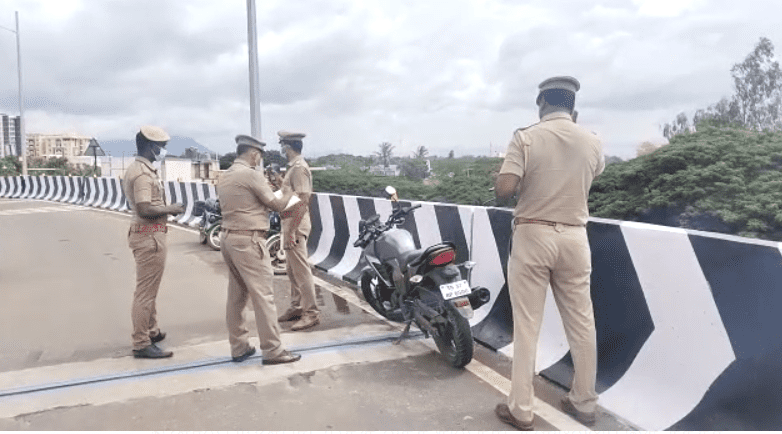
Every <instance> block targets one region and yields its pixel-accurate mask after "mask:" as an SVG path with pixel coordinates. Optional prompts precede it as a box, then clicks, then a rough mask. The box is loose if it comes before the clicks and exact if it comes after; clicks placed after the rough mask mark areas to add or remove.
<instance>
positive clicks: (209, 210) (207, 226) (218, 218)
mask: <svg viewBox="0 0 782 434" xmlns="http://www.w3.org/2000/svg"><path fill="white" fill-rule="evenodd" d="M193 215H194V216H201V221H200V222H198V235H199V240H200V241H201V244H208V245H209V247H211V248H212V249H214V250H220V229H221V228H222V224H223V215H222V213H221V212H220V201H219V200H217V199H212V198H209V199H207V200H206V201H202V200H199V201H196V202H195V203H194V204H193Z"/></svg>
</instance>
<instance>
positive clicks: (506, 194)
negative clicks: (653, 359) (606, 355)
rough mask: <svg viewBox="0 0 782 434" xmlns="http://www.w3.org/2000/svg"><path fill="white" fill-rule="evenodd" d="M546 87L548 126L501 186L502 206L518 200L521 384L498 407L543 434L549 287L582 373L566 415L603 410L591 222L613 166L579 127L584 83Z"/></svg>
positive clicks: (532, 134) (505, 171) (525, 142)
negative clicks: (539, 417)
mask: <svg viewBox="0 0 782 434" xmlns="http://www.w3.org/2000/svg"><path fill="white" fill-rule="evenodd" d="M539 88H540V92H539V94H538V98H537V105H538V108H539V115H540V122H539V123H537V124H535V125H532V126H530V127H527V128H520V129H518V130H516V131H515V132H514V134H513V138H512V139H511V142H510V144H509V145H508V151H507V153H506V156H505V161H504V163H503V165H502V168H501V169H500V174H499V176H498V177H497V181H496V183H495V191H496V194H497V197H498V198H500V199H507V198H510V197H512V196H514V195H516V196H517V198H518V203H517V205H516V208H515V210H514V211H513V216H514V220H513V224H514V228H513V250H512V252H511V254H510V259H509V261H508V286H509V289H510V299H511V304H512V306H513V348H514V349H513V351H514V352H513V372H512V382H511V384H512V385H511V392H510V395H509V397H508V403H507V404H498V405H497V408H496V409H495V412H496V414H497V417H499V418H500V420H502V421H503V422H505V423H508V424H510V425H512V426H514V427H516V428H518V429H520V430H531V429H532V427H533V417H534V416H533V399H534V390H533V386H532V380H533V377H534V375H535V357H536V354H537V345H538V337H539V334H540V327H541V322H542V321H543V305H544V303H545V301H546V287H547V286H548V285H549V284H550V285H551V290H552V292H553V295H554V300H555V301H556V303H557V307H558V308H559V312H560V315H561V316H562V320H563V323H564V327H565V334H566V335H567V339H568V344H569V345H570V352H571V355H572V357H573V366H574V370H575V374H574V376H573V382H572V384H571V390H570V392H569V393H568V394H567V396H566V397H565V398H564V399H563V400H562V403H561V405H562V410H563V411H565V412H566V413H568V414H570V415H571V416H573V417H574V418H575V419H576V420H578V421H579V422H581V423H584V424H587V425H591V424H593V423H594V420H595V408H596V406H597V393H596V392H595V381H596V376H597V343H596V337H595V318H594V311H593V309H592V298H591V295H590V288H589V285H590V275H591V272H592V263H591V253H590V249H589V241H588V239H587V232H586V223H587V219H588V218H589V207H588V206H587V198H588V196H589V188H590V187H591V185H592V181H593V180H594V179H595V178H596V177H597V176H598V175H599V174H600V173H601V172H602V171H603V169H604V167H605V158H604V156H603V149H602V145H601V144H600V140H599V139H598V138H597V137H596V136H595V135H594V134H592V133H590V132H589V131H587V130H585V129H583V128H581V127H580V126H578V125H576V124H575V122H574V121H573V117H572V115H573V108H574V106H575V96H576V92H577V91H578V90H579V88H580V84H579V82H578V80H576V79H575V78H573V77H553V78H549V79H548V80H545V81H544V82H543V83H541V84H540V86H539Z"/></svg>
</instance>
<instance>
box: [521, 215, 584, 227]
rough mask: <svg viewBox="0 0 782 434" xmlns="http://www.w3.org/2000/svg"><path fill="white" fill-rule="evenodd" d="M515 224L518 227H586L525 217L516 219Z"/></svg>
mask: <svg viewBox="0 0 782 434" xmlns="http://www.w3.org/2000/svg"><path fill="white" fill-rule="evenodd" d="M513 223H514V224H516V225H545V226H556V225H558V224H559V225H563V226H575V227H584V225H571V224H568V223H558V222H551V221H548V220H534V219H527V218H524V217H516V218H515V219H513Z"/></svg>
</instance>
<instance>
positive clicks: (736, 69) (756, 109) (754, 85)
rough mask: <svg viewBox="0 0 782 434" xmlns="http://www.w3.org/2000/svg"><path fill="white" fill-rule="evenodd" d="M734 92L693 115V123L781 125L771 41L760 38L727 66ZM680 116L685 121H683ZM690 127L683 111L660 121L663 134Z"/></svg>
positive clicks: (779, 79) (781, 88)
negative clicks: (729, 68)
mask: <svg viewBox="0 0 782 434" xmlns="http://www.w3.org/2000/svg"><path fill="white" fill-rule="evenodd" d="M730 72H731V76H732V77H733V90H734V94H733V96H732V97H730V98H722V99H721V100H720V101H719V102H717V103H715V104H712V105H710V106H709V107H707V108H705V109H699V110H697V111H696V112H695V115H694V116H693V125H694V126H695V127H696V128H698V127H699V126H701V125H703V126H704V127H705V126H715V127H734V128H741V127H743V128H749V129H753V130H756V131H761V130H765V129H772V130H778V129H780V128H781V127H782V70H780V67H779V62H777V61H776V60H774V44H772V43H771V41H770V40H769V39H768V38H760V41H758V43H757V45H755V48H754V50H752V52H751V53H749V54H748V55H747V57H746V58H745V59H744V61H743V62H740V63H736V64H734V65H733V67H732V68H731V70H730ZM682 116H683V117H682ZM682 120H684V121H685V122H684V123H683V122H682ZM687 131H689V126H688V124H687V123H686V115H684V113H680V114H679V115H677V117H676V120H674V121H673V122H672V123H666V124H665V125H663V135H664V136H665V137H666V138H667V139H668V140H670V139H671V138H672V137H673V136H675V135H678V134H682V133H685V132H687Z"/></svg>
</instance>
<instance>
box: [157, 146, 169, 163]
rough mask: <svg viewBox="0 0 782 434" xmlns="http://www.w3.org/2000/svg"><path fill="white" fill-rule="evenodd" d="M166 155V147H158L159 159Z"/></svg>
mask: <svg viewBox="0 0 782 434" xmlns="http://www.w3.org/2000/svg"><path fill="white" fill-rule="evenodd" d="M166 155H168V151H166V148H160V153H159V154H157V156H158V159H159V160H161V161H162V160H163V159H164V158H166Z"/></svg>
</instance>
